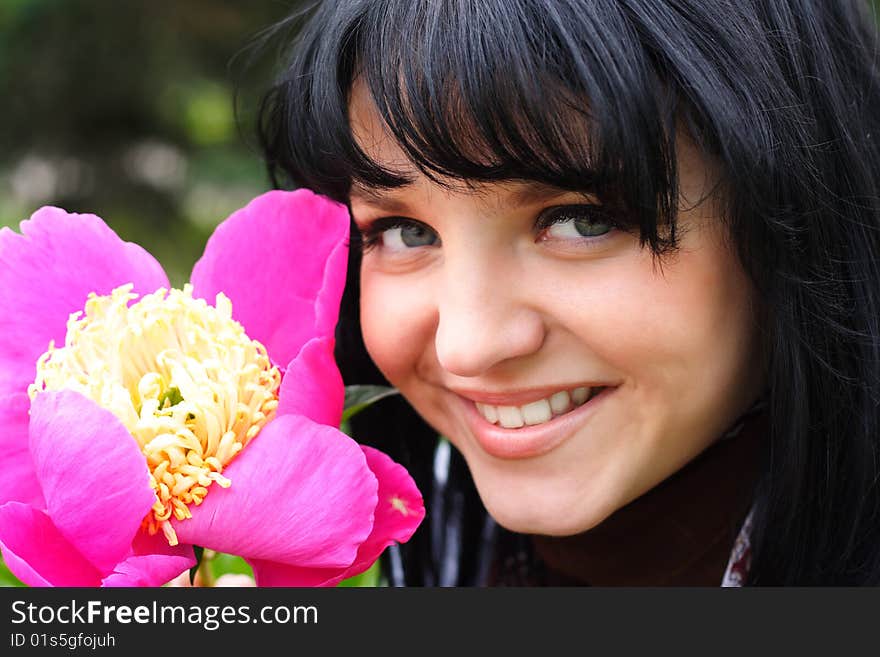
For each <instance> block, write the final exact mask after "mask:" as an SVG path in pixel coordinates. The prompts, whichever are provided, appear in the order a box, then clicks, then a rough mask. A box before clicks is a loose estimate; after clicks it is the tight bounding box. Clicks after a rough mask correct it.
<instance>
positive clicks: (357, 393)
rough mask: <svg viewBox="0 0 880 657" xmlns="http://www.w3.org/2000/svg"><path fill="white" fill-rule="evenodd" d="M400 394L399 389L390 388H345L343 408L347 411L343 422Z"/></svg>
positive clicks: (343, 414) (362, 386)
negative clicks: (373, 405) (377, 403)
mask: <svg viewBox="0 0 880 657" xmlns="http://www.w3.org/2000/svg"><path fill="white" fill-rule="evenodd" d="M398 393H399V390H397V388H389V387H388V386H364V385H355V386H345V405H344V407H343V408H344V409H345V410H344V411H343V412H342V421H343V422H345V421H347V420H348V419H349V418H350V417H351V416H352V415H354V414H355V413H359V412H360V411H362V410H364V409H365V408H366V407H367V406H369V405H370V404H374V403H376V402H377V401H379V400H380V399H384V398H385V397H390V396H391V395H396V394H398Z"/></svg>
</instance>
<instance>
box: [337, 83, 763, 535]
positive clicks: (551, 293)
mask: <svg viewBox="0 0 880 657" xmlns="http://www.w3.org/2000/svg"><path fill="white" fill-rule="evenodd" d="M351 111H352V113H351V116H352V127H353V129H354V131H355V135H356V137H357V139H358V142H359V144H360V145H361V147H362V148H363V149H364V150H365V152H366V153H367V154H369V155H370V156H371V157H372V158H373V159H374V160H376V161H377V162H379V163H381V164H383V165H384V166H386V167H389V168H393V169H395V170H398V171H404V172H406V173H407V174H408V175H411V176H412V177H413V178H414V179H415V182H414V183H413V184H412V185H410V186H406V187H403V188H397V189H394V190H366V189H363V188H355V189H353V190H352V197H351V207H352V213H353V215H354V218H355V221H356V222H357V224H358V227H359V228H360V229H361V230H362V231H364V232H366V233H367V234H368V236H369V234H371V233H372V234H373V237H374V238H375V240H376V244H375V246H374V247H373V248H371V249H369V250H368V251H367V253H365V255H364V258H363V264H362V268H361V323H362V329H363V335H364V339H365V342H366V346H367V349H368V351H369V353H370V355H371V357H372V358H373V360H374V361H375V363H376V364H377V366H378V367H379V368H380V369H381V370H382V372H383V373H384V374H385V376H386V377H387V379H388V380H389V381H390V382H391V384H392V385H394V386H396V387H397V388H399V390H400V391H401V393H402V394H403V395H404V396H405V397H406V398H407V400H408V401H409V402H410V403H411V404H412V405H413V407H414V408H415V409H416V410H417V411H418V412H419V413H420V414H421V415H422V416H423V417H424V418H425V420H427V421H428V422H429V423H430V424H431V425H432V426H433V427H434V428H436V429H437V431H438V432H439V433H440V434H442V435H444V436H446V437H447V438H448V439H449V440H450V441H451V442H452V443H453V444H454V445H455V447H456V448H458V450H459V451H460V452H461V453H462V455H463V456H464V458H465V459H466V461H467V463H468V466H469V467H470V469H471V472H472V474H473V478H474V481H475V483H476V485H477V488H478V490H479V493H480V496H481V498H482V500H483V502H484V504H485V505H486V507H487V509H488V510H489V512H490V513H491V514H492V515H493V516H494V517H495V519H496V520H497V521H498V522H499V523H500V524H501V525H503V526H505V527H507V528H508V529H511V530H514V531H520V532H527V533H536V534H550V535H567V534H574V533H578V532H581V531H584V530H587V529H590V528H591V527H594V526H595V525H597V524H598V523H600V522H601V521H602V520H603V519H605V518H606V517H607V516H608V515H610V514H611V513H613V512H614V511H615V510H617V509H619V508H620V507H622V506H624V505H625V504H627V503H628V502H630V501H632V500H633V499H635V498H636V497H638V496H640V495H642V494H643V493H645V492H647V491H648V490H649V489H651V488H652V487H653V486H655V485H656V484H658V483H659V482H661V481H662V480H663V479H665V478H666V477H668V476H670V475H671V474H673V473H674V472H676V471H677V470H678V469H679V468H681V467H682V466H683V465H685V464H686V463H687V462H688V461H690V460H691V459H693V458H694V457H695V456H697V455H698V454H699V453H700V452H701V451H703V450H704V449H705V448H707V447H708V446H709V445H710V444H711V443H712V442H713V441H715V440H716V439H717V438H718V436H719V435H720V434H722V433H723V432H724V430H725V429H726V428H727V427H728V426H729V425H730V424H731V423H732V422H733V421H734V420H735V419H736V418H737V416H738V415H739V414H740V413H741V412H743V411H744V410H746V409H747V408H748V406H749V405H750V404H751V403H752V402H753V401H754V399H755V398H756V396H757V394H758V392H759V390H760V388H761V385H762V383H763V382H762V381H761V380H760V373H761V364H760V361H759V358H758V351H759V350H758V343H757V337H756V334H757V331H756V326H755V322H754V312H753V307H752V303H751V302H752V291H751V288H750V285H749V282H748V279H747V277H746V275H745V273H744V272H743V270H742V268H741V266H740V265H739V263H738V260H737V259H736V257H735V256H734V254H733V253H732V252H731V251H730V250H729V248H728V246H726V245H725V243H724V233H723V230H722V224H721V221H720V220H719V219H718V217H717V216H715V214H714V212H715V209H713V203H712V202H711V201H705V202H701V201H702V199H703V198H704V196H706V193H707V190H708V189H710V187H711V186H712V184H713V183H714V182H715V177H714V176H713V172H712V171H711V169H710V167H709V166H708V164H707V162H706V161H704V160H703V159H702V158H701V157H700V156H699V154H698V153H697V152H696V151H695V150H694V149H693V148H691V147H690V146H689V144H688V143H687V142H686V141H683V140H682V141H680V143H679V145H678V146H679V161H678V166H679V175H680V184H681V189H682V197H683V198H682V203H681V207H682V208H683V209H682V210H681V212H680V213H679V217H678V225H679V229H680V235H681V240H680V244H681V248H680V250H679V251H678V252H677V253H676V254H675V255H674V256H673V257H672V258H671V259H669V260H666V261H664V264H663V267H662V269H661V268H660V267H659V266H657V265H656V264H655V261H654V260H653V259H652V257H651V252H650V250H649V249H647V248H644V249H643V248H641V247H640V246H639V240H638V235H633V234H628V233H625V232H623V231H621V230H617V229H615V228H613V227H612V226H610V225H609V224H608V223H607V221H606V219H607V217H606V216H605V215H603V213H602V210H601V207H597V206H596V203H597V202H598V201H597V200H596V199H595V198H594V197H591V196H584V195H580V194H577V193H570V192H565V191H561V190H555V189H548V188H546V187H538V186H535V185H528V184H525V183H510V184H484V185H480V186H478V187H477V190H476V191H477V192H478V193H475V191H474V190H472V189H471V190H469V189H462V188H461V187H459V188H458V189H456V190H453V191H450V190H447V189H444V188H442V187H440V186H437V185H436V184H433V183H432V182H430V181H429V180H428V179H427V178H425V177H424V176H423V175H421V174H419V173H418V172H417V171H416V170H415V168H414V167H413V166H412V165H411V164H410V163H409V162H408V161H407V159H406V158H405V156H404V154H403V152H402V151H401V149H400V148H399V147H398V146H397V144H396V143H395V141H394V140H393V138H391V137H390V136H389V135H388V133H387V132H386V130H385V129H383V124H382V123H381V120H380V118H379V117H378V115H377V113H376V110H375V108H374V106H373V104H372V101H371V100H370V99H369V97H368V96H367V95H366V94H365V93H363V90H360V89H356V92H355V94H354V96H353V102H352V106H351ZM387 218H391V219H390V220H389V219H387ZM596 393H598V394H596ZM594 394H595V396H592V395H594ZM585 398H587V400H586V401H585Z"/></svg>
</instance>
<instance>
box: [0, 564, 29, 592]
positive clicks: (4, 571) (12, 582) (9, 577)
mask: <svg viewBox="0 0 880 657" xmlns="http://www.w3.org/2000/svg"><path fill="white" fill-rule="evenodd" d="M0 586H24V584H23V583H22V582H21V581H20V580H19V579H18V578H17V577H16V576H15V575H13V574H12V573H11V572H9V568H7V567H6V564H5V563H3V560H2V559H0Z"/></svg>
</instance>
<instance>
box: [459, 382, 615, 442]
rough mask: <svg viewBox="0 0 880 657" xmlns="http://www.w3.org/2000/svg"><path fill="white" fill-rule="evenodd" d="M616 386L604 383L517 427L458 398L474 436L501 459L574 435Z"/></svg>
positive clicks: (468, 401) (463, 398) (471, 402)
mask: <svg viewBox="0 0 880 657" xmlns="http://www.w3.org/2000/svg"><path fill="white" fill-rule="evenodd" d="M615 390H617V386H607V387H605V388H604V389H603V390H601V391H599V392H598V394H596V395H595V396H594V397H593V398H592V399H590V400H589V401H587V402H586V403H584V404H582V405H580V406H577V407H576V408H574V409H572V410H570V411H569V412H568V413H565V414H564V415H560V416H558V417H555V418H553V419H552V420H550V421H548V422H543V423H541V424H535V425H526V426H524V427H521V428H519V429H505V428H504V427H501V426H498V425H496V424H492V423H490V422H489V421H488V420H486V418H484V417H483V416H482V415H481V414H480V412H479V411H478V410H477V408H476V405H475V403H474V402H473V401H472V400H470V399H467V398H465V397H462V396H460V395H458V399H459V400H460V401H461V404H462V406H463V408H464V416H465V419H466V421H467V423H468V425H469V426H470V428H471V431H472V433H473V435H474V437H475V438H476V440H477V442H478V443H479V445H480V447H482V449H483V450H484V451H485V452H486V453H487V454H490V455H492V456H495V457H497V458H501V459H526V458H532V457H535V456H541V455H542V454H546V453H547V452H549V451H550V450H552V449H554V448H555V447H557V446H558V445H559V444H560V443H562V442H563V441H565V440H566V439H567V438H568V437H569V436H571V435H573V434H574V433H575V431H577V429H579V428H580V427H581V426H582V425H583V424H584V423H585V422H587V421H589V419H590V417H591V416H592V415H593V413H595V411H596V409H597V408H598V407H599V406H600V405H601V404H602V403H603V402H604V401H605V400H606V399H607V398H608V397H609V396H610V395H611V394H613V393H614V391H615Z"/></svg>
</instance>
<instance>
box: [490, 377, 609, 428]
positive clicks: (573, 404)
mask: <svg viewBox="0 0 880 657" xmlns="http://www.w3.org/2000/svg"><path fill="white" fill-rule="evenodd" d="M601 390H602V388H601V387H596V388H575V389H574V390H571V391H566V390H563V391H561V392H557V393H555V394H553V395H551V396H550V397H547V398H546V399H539V400H538V401H533V402H530V403H528V404H523V405H522V406H492V405H491V404H479V403H477V404H476V406H477V410H478V411H479V412H480V415H482V416H483V417H484V418H486V421H487V422H491V423H492V424H498V425H501V426H502V427H504V428H505V429H519V428H520V427H523V426H527V425H528V426H531V425H535V424H543V423H544V422H549V421H550V420H552V419H553V418H555V417H558V416H560V415H563V414H564V413H568V412H569V411H570V410H572V409H573V408H577V407H578V406H581V405H583V404H584V403H585V402H587V401H589V400H590V399H592V398H593V397H594V396H595V395H596V393H598V392H600V391H601Z"/></svg>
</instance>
